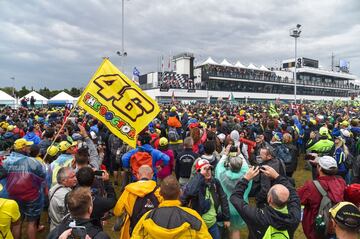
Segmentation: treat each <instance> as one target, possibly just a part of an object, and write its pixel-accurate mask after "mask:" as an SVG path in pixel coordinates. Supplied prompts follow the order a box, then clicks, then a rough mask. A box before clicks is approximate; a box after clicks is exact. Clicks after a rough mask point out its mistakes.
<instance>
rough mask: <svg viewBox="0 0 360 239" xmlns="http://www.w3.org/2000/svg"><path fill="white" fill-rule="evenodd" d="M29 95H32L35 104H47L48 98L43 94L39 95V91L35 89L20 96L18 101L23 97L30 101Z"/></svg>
mask: <svg viewBox="0 0 360 239" xmlns="http://www.w3.org/2000/svg"><path fill="white" fill-rule="evenodd" d="M31 96H33V97H34V99H35V100H36V101H35V105H47V103H48V99H47V98H45V97H44V96H42V95H40V94H39V93H37V92H36V91H31V92H30V93H29V94H27V95H25V96H23V97H21V98H20V102H21V100H22V99H23V98H27V99H28V100H29V102H30V99H31Z"/></svg>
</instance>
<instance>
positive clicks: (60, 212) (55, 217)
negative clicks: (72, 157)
mask: <svg viewBox="0 0 360 239" xmlns="http://www.w3.org/2000/svg"><path fill="white" fill-rule="evenodd" d="M56 180H57V184H55V185H54V186H53V187H52V188H50V191H49V218H50V231H52V230H53V229H55V227H56V226H58V225H59V224H60V223H61V220H62V219H63V218H64V217H65V215H66V214H67V213H68V209H67V207H66V206H65V197H66V194H68V193H69V192H70V191H71V190H72V188H73V187H75V186H76V183H77V180H76V175H75V172H74V170H73V169H72V168H70V167H63V168H60V170H59V172H58V174H57V176H56Z"/></svg>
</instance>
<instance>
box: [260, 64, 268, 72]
mask: <svg viewBox="0 0 360 239" xmlns="http://www.w3.org/2000/svg"><path fill="white" fill-rule="evenodd" d="M259 69H260V70H262V71H270V70H269V69H268V68H266V67H265V66H264V65H261V66H260V68H259Z"/></svg>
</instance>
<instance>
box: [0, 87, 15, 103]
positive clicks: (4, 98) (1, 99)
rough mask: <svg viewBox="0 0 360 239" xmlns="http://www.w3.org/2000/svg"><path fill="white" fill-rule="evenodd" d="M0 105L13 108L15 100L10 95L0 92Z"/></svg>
mask: <svg viewBox="0 0 360 239" xmlns="http://www.w3.org/2000/svg"><path fill="white" fill-rule="evenodd" d="M0 105H3V106H4V105H9V106H12V107H15V105H16V99H15V98H14V97H12V96H11V95H9V94H7V93H5V92H4V91H2V90H0Z"/></svg>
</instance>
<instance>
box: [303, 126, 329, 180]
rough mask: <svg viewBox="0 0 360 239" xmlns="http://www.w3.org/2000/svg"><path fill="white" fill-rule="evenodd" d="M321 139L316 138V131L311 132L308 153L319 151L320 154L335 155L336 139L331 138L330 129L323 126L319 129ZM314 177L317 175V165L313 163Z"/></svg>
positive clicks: (307, 145)
mask: <svg viewBox="0 0 360 239" xmlns="http://www.w3.org/2000/svg"><path fill="white" fill-rule="evenodd" d="M319 135H320V137H319V140H316V133H315V132H311V133H310V140H309V141H308V142H307V144H306V152H307V153H317V154H318V155H319V156H323V155H333V154H334V151H335V143H334V141H332V140H330V139H329V137H330V136H329V130H328V129H327V128H326V127H325V126H323V127H321V128H320V129H319ZM310 163H311V162H310ZM311 166H312V177H313V179H315V178H316V177H317V170H316V165H314V164H312V163H311Z"/></svg>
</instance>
